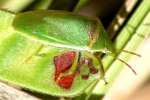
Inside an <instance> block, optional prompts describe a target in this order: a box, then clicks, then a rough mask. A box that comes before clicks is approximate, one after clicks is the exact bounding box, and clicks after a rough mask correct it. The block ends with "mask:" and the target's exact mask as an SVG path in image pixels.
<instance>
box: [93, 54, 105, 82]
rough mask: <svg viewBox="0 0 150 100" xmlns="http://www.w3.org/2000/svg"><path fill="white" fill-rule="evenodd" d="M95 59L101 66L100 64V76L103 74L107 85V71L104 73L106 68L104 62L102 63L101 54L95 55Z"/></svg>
mask: <svg viewBox="0 0 150 100" xmlns="http://www.w3.org/2000/svg"><path fill="white" fill-rule="evenodd" d="M95 57H96V58H97V59H98V61H99V64H100V66H99V70H100V74H101V76H102V78H103V80H104V82H105V84H107V83H108V82H107V81H106V79H105V71H104V66H103V64H102V61H101V54H100V53H95Z"/></svg>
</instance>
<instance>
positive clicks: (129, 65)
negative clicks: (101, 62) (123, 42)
mask: <svg viewBox="0 0 150 100" xmlns="http://www.w3.org/2000/svg"><path fill="white" fill-rule="evenodd" d="M117 60H118V61H120V62H122V63H124V64H125V65H127V66H128V67H129V68H130V69H131V70H132V72H133V73H134V74H135V75H137V73H136V71H135V70H134V69H133V68H132V67H131V66H130V65H129V64H128V63H126V62H125V61H123V60H122V59H119V58H117Z"/></svg>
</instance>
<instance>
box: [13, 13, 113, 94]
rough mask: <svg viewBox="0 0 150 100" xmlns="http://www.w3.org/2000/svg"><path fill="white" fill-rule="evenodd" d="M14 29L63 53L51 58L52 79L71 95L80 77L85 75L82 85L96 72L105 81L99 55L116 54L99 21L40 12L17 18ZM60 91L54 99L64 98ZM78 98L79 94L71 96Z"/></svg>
mask: <svg viewBox="0 0 150 100" xmlns="http://www.w3.org/2000/svg"><path fill="white" fill-rule="evenodd" d="M12 26H13V28H14V30H15V31H16V32H17V33H19V35H22V36H24V37H26V38H32V39H34V40H37V41H39V42H40V43H42V44H43V45H48V46H49V47H52V48H53V47H54V49H56V51H57V49H63V50H62V51H61V52H59V53H56V54H52V55H53V56H51V59H53V66H55V73H54V78H51V79H54V81H55V82H56V83H57V84H58V85H59V86H60V87H62V88H65V89H68V90H69V92H70V91H71V90H72V91H75V89H74V90H73V85H75V84H80V82H79V81H76V78H77V76H78V74H82V78H80V79H79V80H81V81H82V79H83V80H87V79H88V80H91V78H88V77H89V74H96V73H97V69H100V70H99V73H100V77H101V78H102V77H104V70H103V66H102V63H101V61H100V54H101V53H106V54H115V52H114V50H113V47H112V45H111V42H110V40H109V38H108V36H107V33H106V31H105V30H104V28H103V26H102V25H101V23H100V22H99V20H97V19H92V18H87V17H84V16H79V15H76V14H72V13H68V12H59V11H42V10H41V11H30V12H25V13H20V14H17V15H16V16H15V18H14V20H13V24H12ZM52 51H55V50H52ZM62 66H63V67H62ZM93 66H94V67H93ZM95 66H98V67H95ZM95 68H96V69H95ZM84 72H85V73H84ZM100 77H99V78H100ZM99 78H98V79H99ZM90 83H91V82H90ZM72 84H73V85H72ZM82 86H83V82H82V85H80V86H79V87H78V89H81V91H83V90H84V88H85V87H86V86H84V88H81V87H82ZM57 91H61V92H59V93H54V94H55V95H59V96H61V95H62V96H64V94H61V93H62V92H63V91H64V89H61V88H57ZM67 93H68V92H66V96H67ZM50 94H53V93H52V92H51V93H50ZM75 94H77V92H76V91H75V92H74V93H72V94H69V93H68V95H75Z"/></svg>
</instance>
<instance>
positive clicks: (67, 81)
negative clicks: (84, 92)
mask: <svg viewBox="0 0 150 100" xmlns="http://www.w3.org/2000/svg"><path fill="white" fill-rule="evenodd" d="M74 78H75V75H73V74H72V75H67V76H62V77H60V79H59V80H58V81H57V83H58V85H59V86H60V87H63V88H65V89H70V88H71V86H72V83H73V81H74Z"/></svg>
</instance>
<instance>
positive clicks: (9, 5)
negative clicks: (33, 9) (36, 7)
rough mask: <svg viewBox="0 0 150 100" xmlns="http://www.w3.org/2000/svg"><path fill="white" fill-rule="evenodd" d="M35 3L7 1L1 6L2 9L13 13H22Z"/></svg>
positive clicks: (30, 1)
mask: <svg viewBox="0 0 150 100" xmlns="http://www.w3.org/2000/svg"><path fill="white" fill-rule="evenodd" d="M33 1H34V0H6V1H5V2H3V4H1V8H2V9H5V10H8V11H11V12H20V11H22V10H24V8H26V7H27V6H28V5H29V4H31V3H32V2H33Z"/></svg>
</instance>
